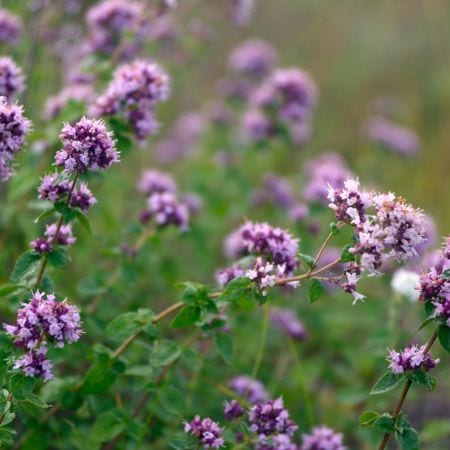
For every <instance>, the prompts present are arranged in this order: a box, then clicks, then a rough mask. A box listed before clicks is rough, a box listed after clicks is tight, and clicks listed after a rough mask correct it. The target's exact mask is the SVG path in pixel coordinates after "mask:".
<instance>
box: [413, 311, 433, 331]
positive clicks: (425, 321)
mask: <svg viewBox="0 0 450 450" xmlns="http://www.w3.org/2000/svg"><path fill="white" fill-rule="evenodd" d="M435 320H436V317H434V315H433V316H431V317H428V318H427V319H425V320H424V321H423V322H422V323H421V324H420V325H419V326H418V327H417V330H416V332H417V331H420V330H423V329H424V328H426V327H427V326H428V325H430V323H432V322H434V321H435Z"/></svg>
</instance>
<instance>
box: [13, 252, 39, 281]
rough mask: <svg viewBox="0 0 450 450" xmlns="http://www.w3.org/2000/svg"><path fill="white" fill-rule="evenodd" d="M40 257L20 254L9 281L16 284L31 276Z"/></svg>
mask: <svg viewBox="0 0 450 450" xmlns="http://www.w3.org/2000/svg"><path fill="white" fill-rule="evenodd" d="M40 259H41V256H40V255H38V254H37V253H34V252H25V253H22V254H21V255H20V256H19V257H18V258H17V261H16V264H15V265H14V269H13V271H12V273H11V276H10V278H9V279H10V281H12V282H13V283H18V282H19V281H21V280H23V279H24V278H25V277H27V276H29V275H31V274H32V273H33V272H34V271H35V270H36V269H37V267H38V263H39V260H40Z"/></svg>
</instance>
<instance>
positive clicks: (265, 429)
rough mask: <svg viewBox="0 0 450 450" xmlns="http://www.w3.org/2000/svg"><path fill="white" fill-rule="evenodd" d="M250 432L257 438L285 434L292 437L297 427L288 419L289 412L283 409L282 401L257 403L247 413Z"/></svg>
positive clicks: (280, 399) (279, 399)
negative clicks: (257, 436)
mask: <svg viewBox="0 0 450 450" xmlns="http://www.w3.org/2000/svg"><path fill="white" fill-rule="evenodd" d="M249 420H250V431H251V432H253V433H255V434H257V435H259V436H261V435H262V436H271V435H273V434H286V435H288V436H293V434H294V433H295V431H296V430H297V428H298V427H297V425H295V423H294V422H292V421H291V420H290V419H289V412H288V411H287V409H286V408H285V407H284V404H283V399H282V398H281V397H280V398H278V399H276V400H269V401H268V402H266V403H257V404H256V405H254V406H252V408H251V409H250V411H249Z"/></svg>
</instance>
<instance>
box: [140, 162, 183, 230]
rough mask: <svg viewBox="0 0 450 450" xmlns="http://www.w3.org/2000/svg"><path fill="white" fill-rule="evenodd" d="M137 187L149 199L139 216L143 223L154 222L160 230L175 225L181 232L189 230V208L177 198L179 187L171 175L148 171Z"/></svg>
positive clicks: (144, 173)
mask: <svg viewBox="0 0 450 450" xmlns="http://www.w3.org/2000/svg"><path fill="white" fill-rule="evenodd" d="M137 187H138V190H139V191H140V192H142V193H143V194H145V195H146V196H147V197H148V198H147V206H146V208H145V209H144V210H143V211H142V212H141V213H140V215H139V218H140V221H141V222H142V223H144V224H146V223H148V222H150V221H151V220H153V222H154V223H155V225H156V226H157V227H158V228H163V227H167V226H169V225H174V226H176V227H177V228H179V229H180V230H181V231H185V230H187V228H188V222H189V215H190V212H189V208H188V206H187V204H185V203H184V202H181V201H180V200H179V199H178V198H177V185H176V183H175V181H174V180H173V178H172V177H171V176H170V175H168V174H166V173H163V172H159V171H158V170H146V171H144V172H143V174H142V176H141V178H140V179H139V181H138V185H137Z"/></svg>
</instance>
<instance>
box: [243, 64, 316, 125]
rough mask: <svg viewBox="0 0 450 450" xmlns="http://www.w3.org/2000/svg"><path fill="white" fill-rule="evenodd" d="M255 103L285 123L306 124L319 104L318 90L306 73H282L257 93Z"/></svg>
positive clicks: (284, 70) (275, 73)
mask: <svg viewBox="0 0 450 450" xmlns="http://www.w3.org/2000/svg"><path fill="white" fill-rule="evenodd" d="M251 101H252V103H253V104H254V105H255V106H256V107H258V108H262V109H264V110H267V111H271V110H275V111H276V113H277V114H278V117H279V120H280V121H282V122H288V123H289V122H292V123H294V122H302V121H304V120H305V119H306V118H308V117H309V116H310V115H311V112H312V109H313V108H314V106H315V104H316V102H317V88H316V85H315V84H314V82H313V80H312V79H311V77H310V76H309V75H308V74H307V73H306V72H304V71H303V70H300V69H297V68H295V67H294V68H289V69H279V70H276V71H275V72H274V73H273V74H272V75H271V76H270V77H269V78H268V79H267V80H266V81H265V82H264V83H263V84H262V85H261V86H260V87H259V88H258V89H257V90H256V91H255V92H254V94H253V95H252V99H251Z"/></svg>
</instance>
